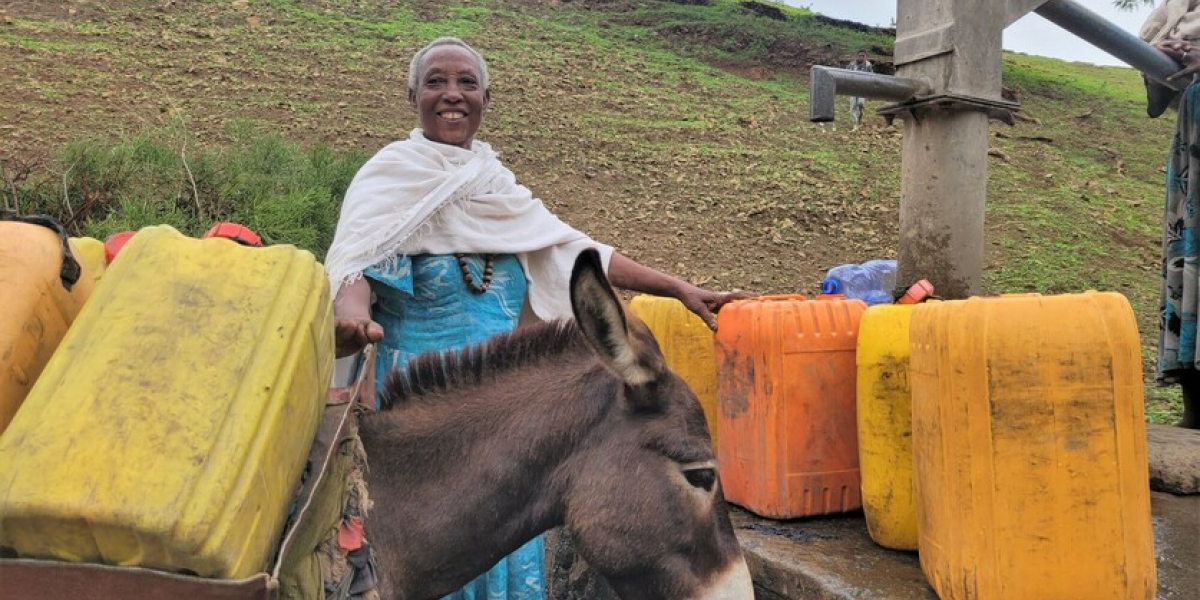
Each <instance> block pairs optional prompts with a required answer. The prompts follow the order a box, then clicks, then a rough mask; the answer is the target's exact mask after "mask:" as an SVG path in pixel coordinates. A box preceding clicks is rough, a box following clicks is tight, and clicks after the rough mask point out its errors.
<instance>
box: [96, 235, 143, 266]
mask: <svg viewBox="0 0 1200 600" xmlns="http://www.w3.org/2000/svg"><path fill="white" fill-rule="evenodd" d="M135 233H137V232H136V231H120V232H117V233H114V234H112V235H110V236H108V237H107V238H105V239H104V262H106V263H109V264H112V261H113V259H114V258H116V257H117V253H118V252H120V251H121V248H124V247H125V243H126V242H128V241H129V238H131V237H133V234H135Z"/></svg>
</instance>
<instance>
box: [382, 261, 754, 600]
mask: <svg viewBox="0 0 1200 600" xmlns="http://www.w3.org/2000/svg"><path fill="white" fill-rule="evenodd" d="M570 290H571V306H572V309H573V311H574V314H575V321H574V322H571V321H557V322H552V323H543V324H539V325H535V326H531V327H528V328H522V329H518V330H515V331H513V332H511V333H508V334H504V335H501V336H498V337H496V338H493V339H491V340H489V341H487V342H485V343H484V344H481V345H479V346H475V347H472V348H468V349H465V350H461V351H457V352H448V353H445V354H437V353H433V354H426V355H423V356H420V357H417V358H416V359H414V360H413V361H412V362H411V363H410V364H409V366H408V370H407V373H406V374H402V373H398V372H395V371H394V372H393V373H392V374H391V375H390V376H389V378H388V381H387V385H386V386H385V389H384V390H383V393H382V397H381V409H380V411H379V412H377V413H374V414H372V415H369V416H367V417H365V418H364V419H363V421H362V423H361V428H360V435H361V437H362V441H363V445H364V447H365V449H366V451H367V455H368V456H369V457H370V461H371V465H370V472H369V475H368V484H369V486H370V489H371V492H372V493H371V497H372V499H373V500H374V503H375V508H374V509H373V511H372V513H371V515H372V516H371V519H369V520H368V524H367V528H368V531H367V534H368V537H369V538H370V539H372V540H373V541H374V542H375V544H376V546H375V547H376V549H377V550H378V561H379V575H380V590H381V592H382V596H383V597H384V598H385V599H389V600H390V599H393V598H394V599H400V600H426V599H432V598H437V597H440V596H442V595H444V594H447V593H449V592H452V591H454V590H456V589H458V588H460V587H461V586H463V585H465V584H466V583H467V582H468V581H470V580H471V579H473V578H474V577H476V576H478V575H480V574H481V573H483V572H484V571H486V570H487V569H489V568H490V567H491V566H492V565H493V564H495V563H496V561H498V560H499V559H500V558H502V557H504V556H505V555H507V554H509V553H511V552H513V551H514V550H516V549H517V548H518V547H520V546H521V545H523V544H525V543H526V542H528V541H529V540H531V539H533V538H534V537H535V536H537V535H538V534H540V533H542V532H544V531H546V530H548V529H551V528H553V527H557V526H560V525H565V526H566V528H567V529H568V530H569V531H570V533H571V534H572V536H573V537H574V539H575V541H576V544H577V546H578V549H579V552H580V554H581V555H582V556H583V558H584V559H585V560H587V561H588V563H589V564H590V565H591V566H592V567H593V568H595V569H596V570H597V571H598V572H599V573H600V574H601V575H602V576H604V577H605V579H607V580H608V582H609V583H610V584H611V586H612V588H613V590H614V591H616V592H617V594H618V595H620V596H621V598H623V599H624V600H651V599H670V600H693V599H694V600H700V599H704V600H709V599H713V600H715V599H722V600H726V599H728V600H751V599H752V598H753V590H752V587H751V581H750V574H749V570H748V569H747V568H746V563H745V561H744V560H743V558H742V553H741V548H740V546H739V545H738V542H737V539H736V538H735V537H734V533H733V527H732V525H731V524H730V522H729V514H728V511H727V508H726V505H725V499H724V495H723V494H722V491H721V483H720V478H719V477H718V473H717V462H716V458H715V455H714V454H713V451H712V447H711V444H710V441H709V435H708V430H707V426H706V424H705V420H704V414H703V412H702V411H701V408H700V404H699V402H698V401H697V400H696V396H695V395H694V394H693V393H692V391H691V390H690V389H689V388H688V386H687V384H685V383H684V382H683V380H681V379H680V378H679V377H678V376H677V375H675V374H674V373H672V372H671V371H670V370H669V369H668V368H667V367H666V364H665V361H664V359H663V356H662V353H661V352H660V350H659V348H658V345H657V343H656V342H655V341H654V337H653V335H652V334H651V333H650V330H649V329H648V328H647V327H646V325H645V324H644V323H642V322H641V321H640V320H638V319H637V318H636V317H634V316H632V315H628V314H626V312H625V310H624V308H623V306H622V304H621V302H620V300H618V299H617V296H616V294H615V293H614V292H613V289H612V288H611V287H610V286H609V283H608V280H607V279H606V278H605V276H604V271H603V269H602V267H601V264H600V257H599V255H598V254H597V253H596V252H595V251H594V250H588V251H585V252H583V253H581V254H580V256H579V257H578V258H577V260H576V263H575V267H574V270H573V272H572V275H571V284H570Z"/></svg>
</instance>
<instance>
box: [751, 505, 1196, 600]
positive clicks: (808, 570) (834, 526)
mask: <svg viewBox="0 0 1200 600" xmlns="http://www.w3.org/2000/svg"><path fill="white" fill-rule="evenodd" d="M1151 508H1152V511H1153V521H1154V543H1155V555H1156V558H1157V563H1158V600H1194V599H1196V598H1198V597H1200V596H1198V595H1197V592H1196V590H1200V539H1198V536H1197V533H1200V496H1174V495H1171V494H1164V493H1160V492H1154V493H1152V495H1151ZM733 518H734V527H736V528H737V534H738V539H739V540H741V542H742V549H743V550H744V551H745V553H746V562H747V564H748V565H749V566H750V575H751V577H752V578H753V579H754V586H755V592H756V594H757V596H758V598H760V599H770V600H780V599H785V598H786V599H788V600H799V599H804V600H809V599H812V600H937V594H935V593H934V591H933V588H931V587H929V585H928V584H927V583H926V582H925V575H924V574H923V573H922V572H921V565H920V563H919V562H918V561H917V553H915V552H897V551H895V550H887V549H885V548H882V547H880V546H877V545H876V544H875V543H874V542H872V541H871V538H870V536H868V535H867V528H866V524H865V523H864V521H863V517H862V514H861V513H858V514H850V515H845V516H838V517H826V518H819V519H808V520H802V521H785V522H779V521H769V520H766V519H761V518H758V517H755V516H754V515H751V514H749V513H747V512H744V511H740V510H737V511H735V512H734V517H733Z"/></svg>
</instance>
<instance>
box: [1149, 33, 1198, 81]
mask: <svg viewBox="0 0 1200 600" xmlns="http://www.w3.org/2000/svg"><path fill="white" fill-rule="evenodd" d="M1154 47H1155V48H1158V49H1159V50H1161V51H1162V52H1163V53H1164V54H1166V55H1167V56H1170V57H1171V58H1173V59H1175V61H1176V62H1178V63H1179V64H1181V65H1183V69H1182V70H1180V71H1179V72H1178V73H1174V74H1172V75H1169V76H1167V81H1175V80H1176V79H1183V78H1186V77H1191V76H1192V75H1194V74H1196V73H1197V72H1200V50H1198V49H1196V48H1194V47H1193V46H1192V43H1191V42H1188V41H1185V40H1177V39H1169V40H1163V41H1161V42H1158V43H1157V44H1155V45H1154Z"/></svg>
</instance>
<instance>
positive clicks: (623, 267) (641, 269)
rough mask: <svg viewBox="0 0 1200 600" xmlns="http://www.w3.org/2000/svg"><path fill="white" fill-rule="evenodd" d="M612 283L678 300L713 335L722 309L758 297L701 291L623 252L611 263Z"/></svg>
mask: <svg viewBox="0 0 1200 600" xmlns="http://www.w3.org/2000/svg"><path fill="white" fill-rule="evenodd" d="M608 280H609V281H611V282H612V284H613V285H614V286H616V287H619V288H623V289H627V290H633V291H635V292H642V293H645V294H654V295H655V296H668V297H672V298H675V299H677V300H679V301H680V302H682V303H683V305H684V306H686V307H687V308H688V310H690V311H692V312H694V313H696V315H697V316H699V317H700V318H701V319H703V320H704V322H705V324H707V325H708V328H709V329H712V330H713V331H716V330H717V319H716V317H714V316H713V314H714V313H716V312H717V311H718V310H720V309H721V307H722V306H724V305H725V304H726V303H728V302H729V301H731V300H738V299H741V298H751V297H753V296H754V294H751V293H748V292H742V291H734V292H724V293H722V292H713V291H709V290H706V289H703V288H699V287H696V286H694V285H692V284H690V283H688V282H686V281H684V280H682V279H679V278H677V277H672V276H670V275H667V274H666V273H663V272H660V271H656V270H654V269H651V268H650V267H647V266H645V265H642V264H638V263H637V262H634V260H633V259H631V258H629V257H627V256H625V255H624V254H621V253H620V252H613V255H612V259H611V260H610V261H609V263H608Z"/></svg>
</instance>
